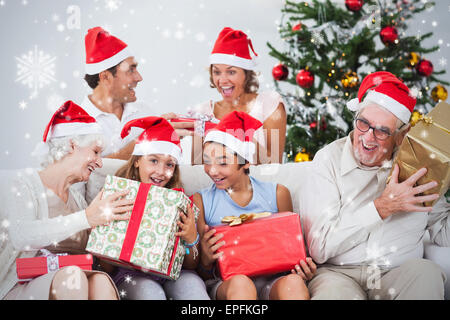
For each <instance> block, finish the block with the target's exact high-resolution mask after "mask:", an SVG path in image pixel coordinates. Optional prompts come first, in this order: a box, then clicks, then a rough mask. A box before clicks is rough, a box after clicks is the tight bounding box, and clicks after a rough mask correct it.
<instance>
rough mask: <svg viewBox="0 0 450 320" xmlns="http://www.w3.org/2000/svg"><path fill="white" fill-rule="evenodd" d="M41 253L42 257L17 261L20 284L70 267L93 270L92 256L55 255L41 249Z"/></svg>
mask: <svg viewBox="0 0 450 320" xmlns="http://www.w3.org/2000/svg"><path fill="white" fill-rule="evenodd" d="M40 251H41V252H42V253H43V255H42V256H39V257H34V258H18V259H16V271H17V278H18V279H19V280H20V281H19V282H20V283H22V282H26V281H29V280H32V279H33V278H36V277H38V276H42V275H44V274H46V273H49V272H52V271H57V270H59V269H61V268H63V267H68V266H78V267H80V268H81V269H83V270H92V263H93V258H92V255H90V254H77V255H68V254H67V253H63V254H53V253H51V252H49V251H48V250H46V249H41V250H40Z"/></svg>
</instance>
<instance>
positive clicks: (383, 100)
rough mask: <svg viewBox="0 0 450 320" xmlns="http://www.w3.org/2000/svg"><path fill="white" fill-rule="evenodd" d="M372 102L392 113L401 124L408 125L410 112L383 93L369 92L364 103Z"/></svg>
mask: <svg viewBox="0 0 450 320" xmlns="http://www.w3.org/2000/svg"><path fill="white" fill-rule="evenodd" d="M366 100H367V101H373V102H375V103H377V104H379V105H380V106H382V107H385V108H386V109H387V110H389V111H390V112H392V113H393V114H394V115H395V116H396V117H397V118H399V119H400V120H401V121H402V122H403V123H408V122H409V118H410V117H411V112H410V111H409V110H408V108H407V107H406V106H404V105H403V104H401V103H400V102H398V101H397V100H395V99H393V98H391V97H389V96H388V95H385V94H383V93H380V92H377V91H374V90H370V91H369V93H368V94H367V96H366V98H365V99H364V101H366Z"/></svg>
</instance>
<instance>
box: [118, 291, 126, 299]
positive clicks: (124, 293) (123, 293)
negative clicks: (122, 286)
mask: <svg viewBox="0 0 450 320" xmlns="http://www.w3.org/2000/svg"><path fill="white" fill-rule="evenodd" d="M126 295H127V292H126V291H125V290H121V291H120V296H121V297H122V298H123V297H125V296H126Z"/></svg>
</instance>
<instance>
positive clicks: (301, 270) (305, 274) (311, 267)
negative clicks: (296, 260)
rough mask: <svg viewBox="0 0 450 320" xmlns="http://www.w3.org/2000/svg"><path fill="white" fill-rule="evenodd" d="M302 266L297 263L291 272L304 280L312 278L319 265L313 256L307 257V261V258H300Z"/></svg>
mask: <svg viewBox="0 0 450 320" xmlns="http://www.w3.org/2000/svg"><path fill="white" fill-rule="evenodd" d="M300 266H301V267H300ZM300 266H299V265H298V264H296V265H295V267H294V269H295V270H294V269H292V270H291V273H294V274H298V275H299V276H300V277H302V279H303V280H311V279H312V278H313V277H314V275H315V274H316V271H317V266H316V264H315V263H314V261H313V260H312V258H310V257H307V258H306V262H305V260H300Z"/></svg>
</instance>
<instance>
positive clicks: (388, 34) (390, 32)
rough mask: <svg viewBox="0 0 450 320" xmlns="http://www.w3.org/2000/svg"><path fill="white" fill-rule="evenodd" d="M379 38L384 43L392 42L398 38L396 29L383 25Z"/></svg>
mask: <svg viewBox="0 0 450 320" xmlns="http://www.w3.org/2000/svg"><path fill="white" fill-rule="evenodd" d="M380 38H381V41H382V42H383V43H384V44H385V45H390V44H394V43H395V41H396V40H398V32H397V29H396V28H395V27H393V26H387V27H384V28H383V29H381V31H380Z"/></svg>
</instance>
